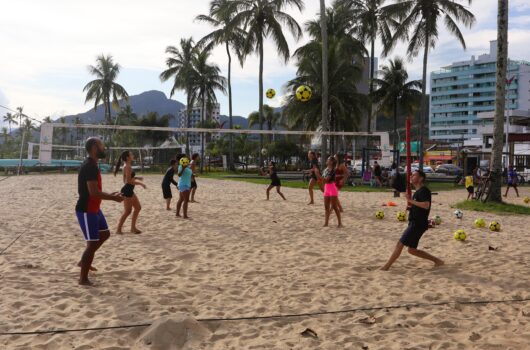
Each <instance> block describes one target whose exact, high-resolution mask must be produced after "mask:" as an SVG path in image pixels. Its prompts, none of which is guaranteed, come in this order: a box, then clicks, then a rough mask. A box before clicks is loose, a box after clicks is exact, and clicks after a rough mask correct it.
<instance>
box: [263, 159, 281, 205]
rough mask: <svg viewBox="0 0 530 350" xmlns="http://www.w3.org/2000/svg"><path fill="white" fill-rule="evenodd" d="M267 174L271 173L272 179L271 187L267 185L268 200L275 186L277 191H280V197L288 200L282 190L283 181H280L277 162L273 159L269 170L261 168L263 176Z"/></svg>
mask: <svg viewBox="0 0 530 350" xmlns="http://www.w3.org/2000/svg"><path fill="white" fill-rule="evenodd" d="M267 174H269V177H270V179H271V184H270V185H269V187H267V191H266V193H267V200H269V194H270V192H271V190H272V189H273V188H274V187H276V192H278V194H279V195H280V197H282V198H283V200H284V201H285V200H287V199H286V198H285V196H284V195H283V193H282V191H281V188H282V182H281V181H280V178H279V177H278V172H277V171H276V163H274V162H273V161H270V162H269V169H268V170H267V172H265V171H263V170H261V175H262V176H265V175H267Z"/></svg>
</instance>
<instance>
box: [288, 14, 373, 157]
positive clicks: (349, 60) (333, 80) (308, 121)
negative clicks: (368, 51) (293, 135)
mask: <svg viewBox="0 0 530 350" xmlns="http://www.w3.org/2000/svg"><path fill="white" fill-rule="evenodd" d="M326 20H327V32H328V44H329V47H328V55H329V60H328V72H329V81H328V91H329V105H328V108H327V109H326V110H327V111H328V113H329V122H330V123H329V125H330V130H332V131H333V130H345V131H353V130H357V129H358V127H359V120H360V117H361V116H362V115H363V113H364V112H365V111H366V107H367V104H366V96H365V95H362V94H360V93H358V92H357V87H356V83H357V82H358V81H360V79H361V78H362V66H361V64H360V63H356V62H362V60H361V58H362V57H363V56H364V54H365V49H364V46H363V44H362V43H361V42H359V41H358V40H357V39H355V38H353V37H352V36H351V35H349V34H347V33H346V32H345V28H346V25H347V22H346V21H345V17H344V16H343V13H341V12H336V11H335V10H334V9H328V10H327V16H326ZM306 30H307V32H308V33H309V35H310V36H311V38H312V39H311V41H309V42H308V43H307V44H306V45H304V46H302V47H300V48H299V49H298V50H296V52H295V54H294V57H295V58H296V61H297V62H296V66H297V68H298V69H297V72H296V75H297V77H296V78H295V79H293V80H291V81H289V82H288V83H287V90H288V91H293V92H294V90H295V89H296V87H297V86H299V85H308V86H311V88H312V92H313V96H312V97H311V99H310V100H309V101H307V102H300V101H298V100H297V99H296V97H295V95H294V93H291V94H290V95H289V96H288V99H287V103H286V105H285V108H284V111H283V113H284V115H285V116H286V118H287V121H288V127H289V128H295V127H298V128H303V129H304V130H317V129H319V128H323V127H322V104H323V101H322V95H323V82H322V78H323V76H322V50H323V48H322V40H321V28H320V22H319V21H310V22H308V23H307V24H306ZM333 141H335V140H333ZM331 145H332V147H333V148H334V147H335V145H334V142H331ZM324 146H325V143H324V142H323V143H322V147H324Z"/></svg>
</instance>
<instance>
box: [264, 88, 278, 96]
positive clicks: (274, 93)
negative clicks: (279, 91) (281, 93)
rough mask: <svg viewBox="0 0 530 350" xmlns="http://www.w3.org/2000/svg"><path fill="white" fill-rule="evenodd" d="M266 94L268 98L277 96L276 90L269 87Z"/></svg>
mask: <svg viewBox="0 0 530 350" xmlns="http://www.w3.org/2000/svg"><path fill="white" fill-rule="evenodd" d="M265 96H267V98H274V96H276V90H274V89H268V90H267V92H265Z"/></svg>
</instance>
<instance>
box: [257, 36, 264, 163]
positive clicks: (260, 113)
mask: <svg viewBox="0 0 530 350" xmlns="http://www.w3.org/2000/svg"><path fill="white" fill-rule="evenodd" d="M258 45H259V129H260V130H263V36H262V37H260V39H259V43H258ZM262 149H263V134H260V135H259V166H260V167H262V166H263V154H262V152H261V150H262Z"/></svg>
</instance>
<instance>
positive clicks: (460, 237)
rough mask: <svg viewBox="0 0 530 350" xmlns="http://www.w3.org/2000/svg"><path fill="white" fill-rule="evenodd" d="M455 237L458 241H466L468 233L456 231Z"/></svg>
mask: <svg viewBox="0 0 530 350" xmlns="http://www.w3.org/2000/svg"><path fill="white" fill-rule="evenodd" d="M453 237H454V239H456V240H457V241H465V240H466V238H467V235H466V232H465V231H464V230H462V229H460V230H456V231H455V233H454V234H453Z"/></svg>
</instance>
